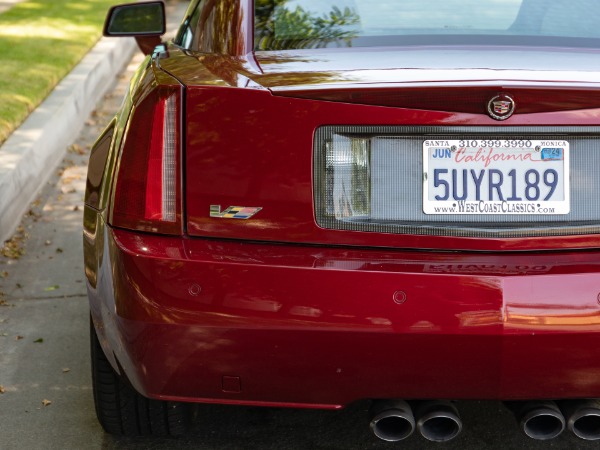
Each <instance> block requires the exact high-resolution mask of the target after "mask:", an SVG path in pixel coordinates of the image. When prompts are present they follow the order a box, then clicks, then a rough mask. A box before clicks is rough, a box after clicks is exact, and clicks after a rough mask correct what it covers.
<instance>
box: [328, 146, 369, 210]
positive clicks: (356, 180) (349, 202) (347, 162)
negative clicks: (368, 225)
mask: <svg viewBox="0 0 600 450" xmlns="http://www.w3.org/2000/svg"><path fill="white" fill-rule="evenodd" d="M370 144H371V141H370V139H365V138H355V137H346V136H341V135H335V136H334V139H333V140H332V141H330V142H328V143H327V144H326V154H325V159H326V162H325V171H326V181H325V191H326V194H325V195H326V215H327V216H329V217H335V219H337V220H349V219H353V220H356V219H359V220H360V219H368V218H369V215H370V214H371V163H370V159H371V145H370Z"/></svg>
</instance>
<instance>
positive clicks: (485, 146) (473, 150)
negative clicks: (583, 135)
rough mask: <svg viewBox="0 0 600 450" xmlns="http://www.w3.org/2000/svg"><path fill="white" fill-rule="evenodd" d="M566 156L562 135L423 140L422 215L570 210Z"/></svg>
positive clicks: (544, 212) (515, 213)
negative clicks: (558, 136) (554, 136)
mask: <svg viewBox="0 0 600 450" xmlns="http://www.w3.org/2000/svg"><path fill="white" fill-rule="evenodd" d="M569 158H570V146H569V142H568V140H566V139H563V138H547V139H530V138H518V139H491V138H490V139H488V138H484V139H481V138H478V139H445V138H429V139H424V140H423V213H424V214H427V215H464V214H466V215H483V214H485V215H490V214H496V215H559V214H560V215H564V214H569V212H570V180H569V178H570V177H569V175H570V164H569ZM490 197H491V198H490Z"/></svg>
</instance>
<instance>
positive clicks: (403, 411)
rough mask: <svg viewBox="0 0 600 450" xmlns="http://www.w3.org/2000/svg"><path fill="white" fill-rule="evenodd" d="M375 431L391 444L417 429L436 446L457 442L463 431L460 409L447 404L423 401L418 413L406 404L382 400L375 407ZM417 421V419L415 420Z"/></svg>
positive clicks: (372, 411)
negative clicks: (439, 443)
mask: <svg viewBox="0 0 600 450" xmlns="http://www.w3.org/2000/svg"><path fill="white" fill-rule="evenodd" d="M370 413H371V431H372V432H373V434H375V436H377V437H378V438H379V439H382V440H384V441H388V442H394V441H401V440H402V439H406V438H407V437H409V436H410V435H411V434H412V433H413V432H414V431H415V428H417V429H418V430H419V432H420V433H421V435H422V436H423V437H424V438H426V439H429V440H430V441H434V442H445V441H449V440H450V439H454V438H455V437H456V436H458V435H459V433H460V432H461V430H462V421H461V420H460V417H459V415H458V410H457V409H456V407H455V406H454V405H453V404H452V403H450V402H447V401H423V402H419V403H418V404H417V405H416V407H415V412H414V413H413V409H412V408H411V407H410V405H409V404H408V402H406V401H404V400H378V401H376V402H374V403H373V406H372V407H371V411H370ZM415 417H416V419H415Z"/></svg>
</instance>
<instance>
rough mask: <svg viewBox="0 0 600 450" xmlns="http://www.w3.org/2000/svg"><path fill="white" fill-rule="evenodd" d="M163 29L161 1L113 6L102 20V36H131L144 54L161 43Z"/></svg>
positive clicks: (164, 23) (163, 5)
mask: <svg viewBox="0 0 600 450" xmlns="http://www.w3.org/2000/svg"><path fill="white" fill-rule="evenodd" d="M165 31H166V19H165V4H164V3H163V2H162V1H158V2H146V3H127V4H124V5H116V6H113V7H112V8H110V10H109V11H108V14H107V16H106V20H105V21H104V36H133V37H135V40H136V41H137V44H138V46H139V47H140V49H141V50H142V52H144V54H146V55H148V54H151V53H152V51H153V50H154V48H155V47H156V46H157V45H159V44H160V43H161V40H160V36H162V35H163V34H165Z"/></svg>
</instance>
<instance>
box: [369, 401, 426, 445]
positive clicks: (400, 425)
mask: <svg viewBox="0 0 600 450" xmlns="http://www.w3.org/2000/svg"><path fill="white" fill-rule="evenodd" d="M370 417H371V423H370V426H371V431H372V432H373V434H374V435H375V436H377V437H378V438H379V439H381V440H383V441H388V442H396V441H401V440H402V439H406V438H407V437H409V436H410V435H411V434H412V433H413V431H415V418H414V416H413V412H412V409H411V407H410V406H409V404H408V403H407V402H405V401H404V400H376V401H375V402H374V403H373V405H372V406H371V409H370Z"/></svg>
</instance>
